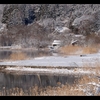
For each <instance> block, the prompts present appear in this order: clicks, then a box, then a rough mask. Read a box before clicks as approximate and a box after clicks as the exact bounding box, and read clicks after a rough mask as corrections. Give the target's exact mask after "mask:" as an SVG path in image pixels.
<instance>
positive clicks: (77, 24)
mask: <svg viewBox="0 0 100 100" xmlns="http://www.w3.org/2000/svg"><path fill="white" fill-rule="evenodd" d="M99 9H100V4H1V5H0V13H1V16H0V20H1V22H2V23H3V24H6V25H7V29H8V30H6V32H7V33H8V34H6V35H5V34H3V36H2V35H1V37H4V39H3V40H1V44H0V45H13V44H22V45H23V46H26V47H27V46H36V45H40V46H41V45H45V46H46V45H48V42H49V41H53V40H54V39H64V40H66V39H67V41H66V42H65V43H66V44H68V43H70V42H71V40H72V38H73V34H82V35H85V36H87V35H90V34H94V33H97V34H99V31H100V30H99V29H100V10H99ZM37 26H38V27H40V28H39V29H40V30H39V29H38V28H37ZM63 28H65V31H62V30H61V29H63ZM67 28H68V29H69V30H67ZM33 31H34V32H33ZM38 31H39V32H38ZM55 31H56V32H55ZM6 32H5V31H4V33H6ZM37 33H38V34H37ZM40 33H41V34H40ZM54 33H55V34H54ZM59 33H63V34H61V35H59ZM72 33H73V34H72ZM1 34H2V33H1ZM19 34H20V35H19ZM70 34H71V35H70ZM7 35H8V36H7ZM23 35H24V36H23ZM42 35H44V36H45V38H43V37H44V36H42ZM98 36H99V35H98ZM69 37H70V38H69ZM19 38H21V39H19ZM4 40H6V41H7V42H6V43H5V42H4ZM29 40H30V41H29ZM44 40H48V41H45V42H44ZM37 41H38V43H37ZM40 41H42V44H41V43H40ZM84 41H86V40H84ZM36 43H37V44H36ZM84 43H85V42H84ZM38 47H39V46H38Z"/></svg>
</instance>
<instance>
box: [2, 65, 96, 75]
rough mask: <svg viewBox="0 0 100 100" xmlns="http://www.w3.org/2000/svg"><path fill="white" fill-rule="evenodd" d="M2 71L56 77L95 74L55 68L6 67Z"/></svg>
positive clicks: (79, 70)
mask: <svg viewBox="0 0 100 100" xmlns="http://www.w3.org/2000/svg"><path fill="white" fill-rule="evenodd" d="M4 71H8V72H13V73H16V72H17V74H23V73H26V72H27V74H28V73H30V74H31V73H33V74H34V73H36V74H52V75H54V74H56V75H84V74H95V72H94V71H89V70H83V69H77V70H75V69H70V70H68V69H57V68H26V67H7V68H5V69H4Z"/></svg>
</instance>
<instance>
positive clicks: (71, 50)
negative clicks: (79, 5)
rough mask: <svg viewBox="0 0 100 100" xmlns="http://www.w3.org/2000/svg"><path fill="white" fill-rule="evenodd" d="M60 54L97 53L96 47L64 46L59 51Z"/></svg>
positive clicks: (97, 48)
mask: <svg viewBox="0 0 100 100" xmlns="http://www.w3.org/2000/svg"><path fill="white" fill-rule="evenodd" d="M59 51H60V53H63V54H92V53H97V52H98V51H99V47H98V46H92V47H91V46H87V47H81V46H72V45H69V46H64V47H61V48H60V49H59Z"/></svg>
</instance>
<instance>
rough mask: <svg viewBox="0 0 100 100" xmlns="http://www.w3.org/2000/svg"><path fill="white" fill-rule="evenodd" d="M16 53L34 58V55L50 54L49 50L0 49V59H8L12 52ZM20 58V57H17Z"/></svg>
mask: <svg viewBox="0 0 100 100" xmlns="http://www.w3.org/2000/svg"><path fill="white" fill-rule="evenodd" d="M15 53H17V55H18V54H19V55H20V54H21V53H22V54H23V53H24V54H25V55H26V59H27V58H34V57H39V56H50V55H52V53H51V52H49V51H32V50H21V51H20V50H0V60H2V59H8V60H9V58H10V56H11V55H12V54H15ZM19 60H20V59H19Z"/></svg>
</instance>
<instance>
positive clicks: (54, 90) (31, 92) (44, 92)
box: [0, 75, 100, 96]
mask: <svg viewBox="0 0 100 100" xmlns="http://www.w3.org/2000/svg"><path fill="white" fill-rule="evenodd" d="M89 82H95V83H98V80H97V78H91V76H86V75H84V76H83V77H82V78H80V79H79V80H78V82H77V83H74V84H73V85H69V84H67V83H66V84H65V85H63V84H61V83H60V82H58V84H57V86H56V87H51V86H47V87H38V86H37V85H35V86H32V87H29V88H28V89H27V90H23V89H22V88H18V87H15V88H11V89H6V88H5V87H3V89H2V91H0V96H86V94H85V92H84V91H83V90H84V89H87V88H88V86H89V85H87V84H88V83H89ZM90 88H91V90H93V88H94V87H93V85H91V87H90V86H89V89H90ZM93 92H94V93H95V91H94V90H93ZM99 95H100V94H99Z"/></svg>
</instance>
